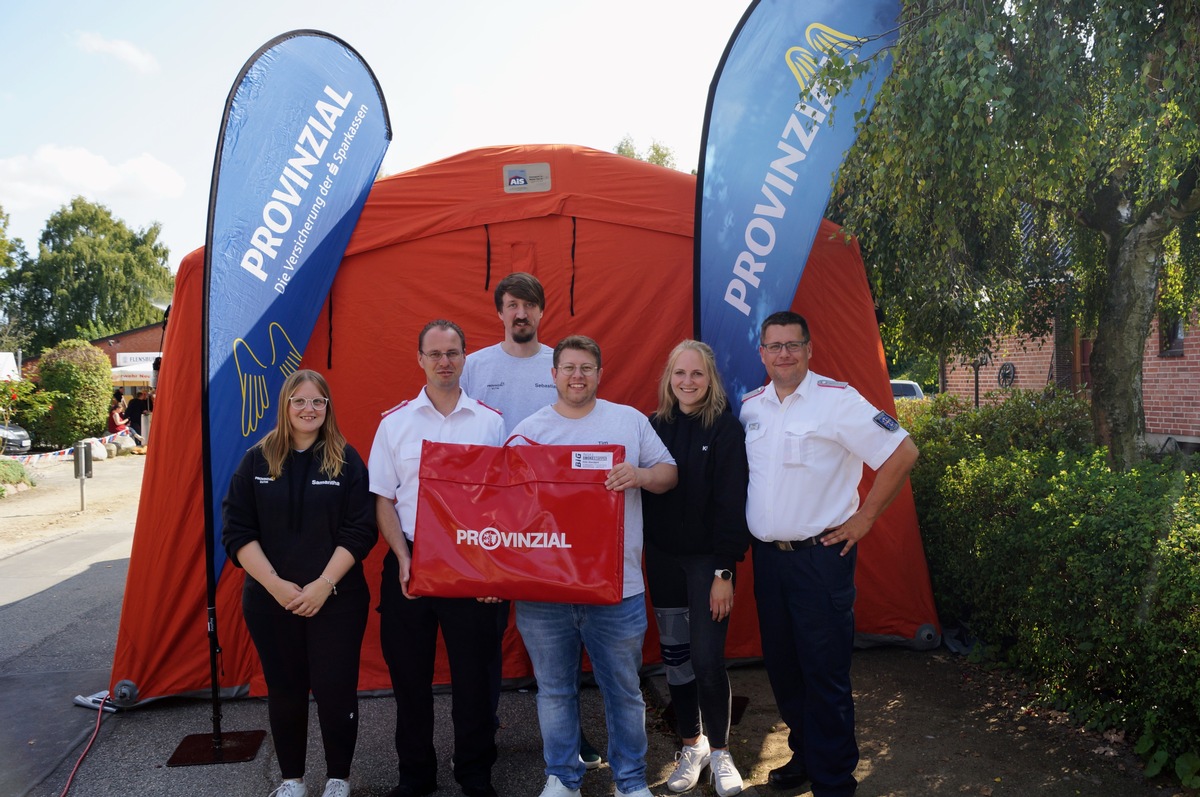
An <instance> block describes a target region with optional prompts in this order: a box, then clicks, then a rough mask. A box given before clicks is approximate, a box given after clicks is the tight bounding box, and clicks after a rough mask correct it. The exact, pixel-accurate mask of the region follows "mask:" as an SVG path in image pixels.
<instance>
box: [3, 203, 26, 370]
mask: <svg viewBox="0 0 1200 797" xmlns="http://www.w3.org/2000/svg"><path fill="white" fill-rule="evenodd" d="M24 256H25V245H24V244H23V243H22V242H21V240H20V239H19V238H18V239H15V240H10V239H9V237H8V214H7V213H5V212H4V208H3V207H0V351H16V350H17V349H22V348H25V347H26V346H28V345H29V339H30V337H31V336H30V334H29V333H28V332H26V331H25V330H24V329H23V328H22V327H21V325H20V323H19V322H18V321H17V318H18V317H19V315H20V309H19V308H18V307H16V305H15V304H12V303H10V301H9V289H8V281H9V279H10V278H11V276H12V275H14V274H15V273H16V272H17V268H18V264H19V263H21V262H23V259H24Z"/></svg>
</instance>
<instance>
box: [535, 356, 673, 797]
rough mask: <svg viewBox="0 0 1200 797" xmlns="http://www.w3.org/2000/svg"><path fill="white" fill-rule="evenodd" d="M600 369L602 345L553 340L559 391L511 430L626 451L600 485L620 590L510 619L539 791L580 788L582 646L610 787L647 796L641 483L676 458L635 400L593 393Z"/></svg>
mask: <svg viewBox="0 0 1200 797" xmlns="http://www.w3.org/2000/svg"><path fill="white" fill-rule="evenodd" d="M602 374H603V371H602V370H601V367H600V347H599V346H597V345H596V342H595V341H594V340H592V339H591V338H587V337H584V336H582V335H573V336H570V337H567V338H564V339H563V340H562V341H560V342H559V344H558V346H556V347H555V349H554V384H555V387H556V390H557V393H558V400H557V401H556V402H555V403H554V404H552V405H550V406H549V407H544V408H543V409H541V410H538V411H537V412H535V413H534V414H533V415H531V416H529V417H528V418H526V419H525V420H523V421H521V423H519V424H517V427H516V429H515V430H514V432H515V433H516V434H520V435H524V436H525V437H528V438H529V439H530V440H533V441H534V442H537V443H543V444H546V445H569V444H583V445H589V444H601V445H605V444H611V445H622V446H624V447H625V461H624V462H621V463H620V464H618V465H616V466H615V467H614V468H613V469H612V470H611V471H609V474H608V478H607V480H606V481H605V483H604V484H605V487H606V488H608V489H609V490H624V491H625V565H624V573H623V589H622V600H621V602H620V603H618V604H616V605H612V606H595V605H586V604H570V603H540V602H530V601H520V602H518V603H517V604H516V611H517V628H518V629H519V630H520V631H521V638H522V639H524V640H525V648H526V650H527V651H528V653H529V659H530V661H531V662H532V663H533V674H534V676H535V677H536V678H537V683H538V695H537V707H538V724H539V725H540V726H541V730H542V752H543V755H544V757H545V759H546V776H547V777H546V786H545V788H544V789H543V790H542V797H579V787H580V785H581V784H582V782H583V773H584V764H583V761H581V760H580V758H579V656H580V650H581V647H586V648H587V652H588V657H589V658H590V659H591V661H592V672H593V673H594V674H595V676H596V683H597V684H598V685H599V686H600V694H601V696H602V697H603V699H604V716H605V722H606V724H607V727H608V760H609V765H610V766H611V768H612V774H613V782H614V783H615V784H616V797H632V795H636V797H650V790H649V788H648V787H647V785H646V706H645V703H644V702H643V701H642V693H641V683H640V680H639V677H638V670H639V669H640V668H641V665H642V643H643V640H644V637H645V635H646V603H645V600H644V598H643V596H642V593H643V592H644V591H645V586H644V583H643V581H642V501H641V490H642V489H645V490H649V491H650V492H654V493H663V492H666V491H667V490H669V489H671V488H672V487H674V486H675V483H676V481H677V480H678V472H677V470H676V468H675V460H674V459H672V458H671V454H670V452H669V451H667V448H666V446H664V445H663V443H662V440H661V439H659V437H658V433H657V432H655V431H654V428H653V427H651V426H650V422H649V421H648V420H647V419H646V416H645V415H643V414H642V413H641V412H639V411H638V410H636V409H634V408H633V407H627V406H625V405H623V404H613V403H611V402H608V401H604V400H601V399H597V398H596V391H597V389H598V388H599V386H600V377H601V375H602Z"/></svg>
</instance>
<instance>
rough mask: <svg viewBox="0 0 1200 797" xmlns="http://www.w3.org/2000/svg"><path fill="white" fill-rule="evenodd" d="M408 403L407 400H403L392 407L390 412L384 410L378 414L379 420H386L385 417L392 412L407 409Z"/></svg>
mask: <svg viewBox="0 0 1200 797" xmlns="http://www.w3.org/2000/svg"><path fill="white" fill-rule="evenodd" d="M408 402H409V400H408V399H405V400H404V401H401V402H400V403H399V404H397V405H396V406H394V407H392V408H391V409H390V410H384V411H383V412H381V413H379V416H380V417H381V418H386V417H387V416H389V415H391V414H392V413H393V412H395V411H396V410H398V409H400V408H401V407H407V406H408Z"/></svg>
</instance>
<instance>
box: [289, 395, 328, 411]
mask: <svg viewBox="0 0 1200 797" xmlns="http://www.w3.org/2000/svg"><path fill="white" fill-rule="evenodd" d="M288 404H290V405H291V406H292V409H294V410H302V409H304V408H305V407H307V406H309V405H312V408H313V409H314V410H323V409H325V407H326V406H327V405H328V404H329V399H327V398H322V397H321V396H317V397H316V398H311V399H307V398H300V397H299V396H292V397H291V398H290V399H288Z"/></svg>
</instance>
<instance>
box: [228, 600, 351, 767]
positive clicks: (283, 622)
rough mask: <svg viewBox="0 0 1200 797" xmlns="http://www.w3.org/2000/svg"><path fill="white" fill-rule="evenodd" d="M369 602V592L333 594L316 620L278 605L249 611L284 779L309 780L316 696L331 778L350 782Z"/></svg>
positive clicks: (248, 608) (245, 610)
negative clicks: (311, 710)
mask: <svg viewBox="0 0 1200 797" xmlns="http://www.w3.org/2000/svg"><path fill="white" fill-rule="evenodd" d="M369 602H370V595H369V594H368V593H367V591H366V590H363V591H362V592H361V593H358V594H354V593H351V594H343V595H330V596H329V601H327V602H326V604H325V606H324V607H323V608H322V609H321V611H319V612H317V614H315V615H314V616H312V617H299V616H297V615H294V614H292V613H291V612H288V611H285V610H284V609H283V607H281V606H280V605H279V604H278V603H275V601H273V600H271V601H270V604H269V605H265V604H264V602H262V601H254V602H253V603H254V605H253V606H247V605H243V612H242V614H243V616H244V617H245V618H246V628H247V629H249V631H250V637H251V639H253V640H254V647H255V648H257V649H258V657H259V659H260V660H261V661H262V668H263V676H264V677H265V678H266V681H267V713H268V714H269V716H270V720H271V737H272V739H273V740H274V742H275V754H276V755H277V756H278V757H279V769H280V772H281V773H282V775H283V777H284V778H285V779H287V778H302V777H304V758H305V753H306V752H307V749H308V693H309V690H310V689H311V690H312V695H313V698H314V699H315V700H316V701H317V719H318V721H319V722H320V725H321V740H322V742H323V743H324V746H325V767H326V777H328V778H341V779H343V780H346V779H348V778H349V777H350V762H351V760H352V759H353V758H354V746H355V744H357V742H358V661H359V652H360V651H361V649H362V640H363V634H364V633H365V632H366V629H367V611H368V603H369ZM331 604H334V605H332V606H331ZM331 609H332V611H331Z"/></svg>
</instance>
